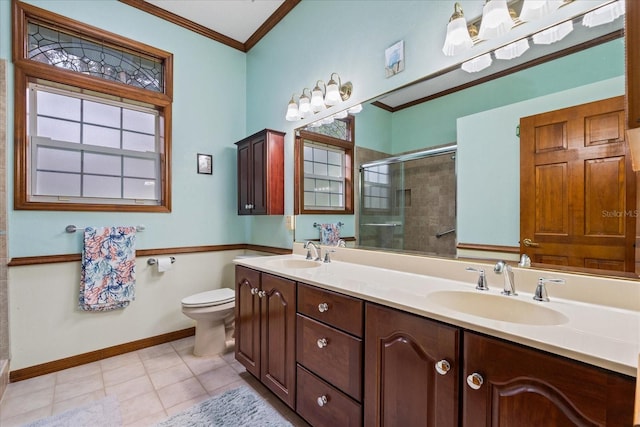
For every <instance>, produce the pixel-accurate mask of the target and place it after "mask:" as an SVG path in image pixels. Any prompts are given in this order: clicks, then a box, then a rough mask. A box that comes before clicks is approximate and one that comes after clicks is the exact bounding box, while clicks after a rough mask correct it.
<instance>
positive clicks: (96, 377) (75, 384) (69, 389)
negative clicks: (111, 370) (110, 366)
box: [53, 373, 104, 402]
mask: <svg viewBox="0 0 640 427" xmlns="http://www.w3.org/2000/svg"><path fill="white" fill-rule="evenodd" d="M102 389H104V382H103V381H102V374H100V373H98V374H93V375H89V376H87V377H84V378H82V379H78V380H76V381H69V382H65V383H62V384H56V387H55V392H54V395H53V401H54V402H62V401H63V400H67V399H71V398H72V397H76V396H80V395H82V394H87V393H91V392H92V391H97V390H102Z"/></svg>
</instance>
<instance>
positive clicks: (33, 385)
mask: <svg viewBox="0 0 640 427" xmlns="http://www.w3.org/2000/svg"><path fill="white" fill-rule="evenodd" d="M55 385H56V374H55V373H54V374H47V375H42V376H39V377H35V378H29V379H28V380H24V381H18V382H17V383H10V384H9V385H8V386H7V389H6V391H5V394H4V398H7V397H9V396H21V395H24V394H31V393H34V392H36V391H40V390H44V389H46V388H50V389H51V390H52V391H53V387H55Z"/></svg>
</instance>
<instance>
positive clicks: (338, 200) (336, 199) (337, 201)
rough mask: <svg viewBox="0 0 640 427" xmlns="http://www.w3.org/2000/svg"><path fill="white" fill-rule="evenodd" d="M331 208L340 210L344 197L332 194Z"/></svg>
mask: <svg viewBox="0 0 640 427" xmlns="http://www.w3.org/2000/svg"><path fill="white" fill-rule="evenodd" d="M331 206H332V207H334V208H339V207H341V206H342V195H341V194H332V195H331Z"/></svg>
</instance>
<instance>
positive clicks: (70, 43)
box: [28, 22, 164, 93]
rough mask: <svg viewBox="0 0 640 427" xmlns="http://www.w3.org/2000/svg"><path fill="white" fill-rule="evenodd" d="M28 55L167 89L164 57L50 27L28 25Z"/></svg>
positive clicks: (132, 83) (104, 76) (96, 74)
mask: <svg viewBox="0 0 640 427" xmlns="http://www.w3.org/2000/svg"><path fill="white" fill-rule="evenodd" d="M28 33H29V34H28V36H29V48H28V58H29V59H31V60H33V61H37V62H41V63H45V64H49V65H53V66H55V67H59V68H64V69H66V70H71V71H75V72H77V73H82V74H88V75H91V76H93V77H98V78H101V79H105V80H111V81H115V82H120V83H124V84H127V85H129V86H134V87H139V88H143V89H147V90H151V91H154V92H161V93H162V92H164V87H163V82H164V78H163V64H162V61H159V60H154V59H150V58H148V57H143V56H141V55H137V54H135V53H132V52H129V51H125V50H120V49H118V48H114V47H112V46H106V45H104V44H100V43H98V42H94V41H91V40H88V39H83V38H81V37H78V36H75V35H72V34H68V33H65V32H62V31H59V30H56V29H52V28H48V27H45V26H43V25H40V24H38V23H35V22H29V25H28Z"/></svg>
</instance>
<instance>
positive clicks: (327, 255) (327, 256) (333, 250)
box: [324, 249, 336, 264]
mask: <svg viewBox="0 0 640 427" xmlns="http://www.w3.org/2000/svg"><path fill="white" fill-rule="evenodd" d="M335 251H336V250H335V249H326V250H325V251H324V262H325V263H327V264H328V263H330V262H331V257H330V256H329V253H333V252H335Z"/></svg>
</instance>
